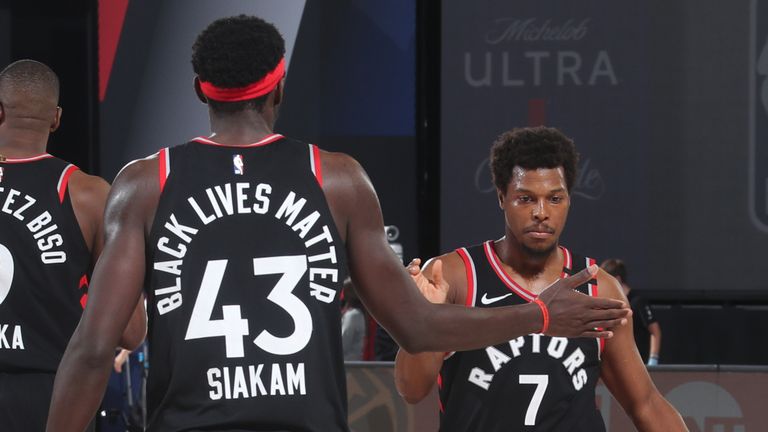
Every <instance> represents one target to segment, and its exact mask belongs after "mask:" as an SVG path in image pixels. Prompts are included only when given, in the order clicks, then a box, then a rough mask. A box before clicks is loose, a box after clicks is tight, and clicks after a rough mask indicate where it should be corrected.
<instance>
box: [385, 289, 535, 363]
mask: <svg viewBox="0 0 768 432" xmlns="http://www.w3.org/2000/svg"><path fill="white" fill-rule="evenodd" d="M419 308H423V310H414V311H412V312H405V313H404V314H403V316H407V317H410V319H408V320H398V321H395V322H394V323H393V326H392V328H387V331H389V332H390V334H391V335H392V337H393V338H395V340H396V341H397V342H398V344H399V345H400V346H401V347H403V348H404V349H405V350H406V351H408V352H409V353H412V354H416V353H420V352H425V351H429V352H446V351H465V350H472V349H478V348H484V347H487V346H491V345H496V344H499V343H502V342H506V341H509V340H511V339H515V338H517V337H520V336H525V335H528V334H531V333H536V332H538V331H539V330H541V327H542V324H543V316H542V313H541V310H540V309H539V307H538V306H537V305H535V304H525V305H517V306H507V307H498V308H468V307H465V306H459V305H450V304H449V305H435V304H431V303H429V302H426V301H424V302H423V304H422V305H421V306H419ZM385 327H386V326H385Z"/></svg>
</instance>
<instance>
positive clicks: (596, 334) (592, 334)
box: [577, 330, 613, 339]
mask: <svg viewBox="0 0 768 432" xmlns="http://www.w3.org/2000/svg"><path fill="white" fill-rule="evenodd" d="M577 337H583V338H600V339H610V338H612V337H613V332H612V331H610V330H602V331H597V330H591V331H585V332H583V333H582V334H580V335H579V336H577Z"/></svg>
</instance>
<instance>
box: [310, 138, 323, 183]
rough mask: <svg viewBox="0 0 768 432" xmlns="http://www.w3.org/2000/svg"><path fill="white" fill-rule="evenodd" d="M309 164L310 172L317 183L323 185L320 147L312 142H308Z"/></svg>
mask: <svg viewBox="0 0 768 432" xmlns="http://www.w3.org/2000/svg"><path fill="white" fill-rule="evenodd" d="M309 166H310V168H311V169H312V174H314V175H315V178H316V179H317V184H319V185H320V187H323V166H322V163H321V162H320V149H319V148H318V147H317V146H316V145H314V144H309Z"/></svg>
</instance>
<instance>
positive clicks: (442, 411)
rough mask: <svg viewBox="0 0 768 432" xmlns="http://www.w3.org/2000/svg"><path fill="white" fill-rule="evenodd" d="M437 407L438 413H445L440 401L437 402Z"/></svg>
mask: <svg viewBox="0 0 768 432" xmlns="http://www.w3.org/2000/svg"><path fill="white" fill-rule="evenodd" d="M437 406H438V407H440V412H441V413H445V408H443V401H441V400H440V399H438V400H437Z"/></svg>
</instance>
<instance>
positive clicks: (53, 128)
mask: <svg viewBox="0 0 768 432" xmlns="http://www.w3.org/2000/svg"><path fill="white" fill-rule="evenodd" d="M63 112H64V110H63V109H61V107H58V106H57V107H56V115H55V116H54V117H53V123H51V129H50V130H51V133H53V132H56V129H58V128H59V126H61V115H62V113H63Z"/></svg>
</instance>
